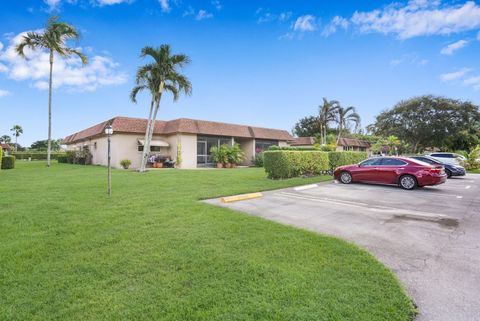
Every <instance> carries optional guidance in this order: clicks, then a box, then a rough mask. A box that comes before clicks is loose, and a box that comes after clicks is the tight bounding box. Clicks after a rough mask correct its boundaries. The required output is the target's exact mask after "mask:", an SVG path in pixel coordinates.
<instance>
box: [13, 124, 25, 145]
mask: <svg viewBox="0 0 480 321" xmlns="http://www.w3.org/2000/svg"><path fill="white" fill-rule="evenodd" d="M10 131H12V132H13V137H15V151H17V148H18V142H17V141H18V137H19V136H20V135H21V134H23V128H22V126H20V125H13V127H12V129H10Z"/></svg>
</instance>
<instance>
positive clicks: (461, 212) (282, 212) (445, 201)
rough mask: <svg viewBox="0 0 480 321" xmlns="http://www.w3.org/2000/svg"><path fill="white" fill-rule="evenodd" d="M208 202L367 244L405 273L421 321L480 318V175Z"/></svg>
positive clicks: (294, 190) (336, 186)
mask: <svg viewBox="0 0 480 321" xmlns="http://www.w3.org/2000/svg"><path fill="white" fill-rule="evenodd" d="M206 202H208V203H211V204H215V205H219V206H225V207H228V208H232V209H235V210H239V211H242V212H246V213H248V214H251V215H256V216H261V217H264V218H267V219H270V220H273V221H276V222H280V223H283V224H289V225H294V226H297V227H301V228H305V229H308V230H312V231H315V232H319V233H324V234H329V235H334V236H338V237H340V238H343V239H346V240H349V241H352V242H354V243H356V244H358V245H360V246H362V247H364V248H366V249H367V250H368V251H370V252H371V253H372V254H374V255H375V256H376V257H377V258H378V259H379V260H380V261H382V262H383V263H384V264H386V265H387V266H388V267H389V268H391V269H392V270H393V271H394V272H395V273H396V274H397V275H398V277H399V279H400V280H401V281H402V283H403V284H404V285H405V287H406V289H407V291H408V292H409V293H410V295H411V297H412V298H413V299H414V301H415V303H416V304H417V306H418V309H419V316H418V318H417V320H419V321H427V320H428V321H430V320H431V321H433V320H435V321H453V320H455V321H474V320H480V175H475V174H467V176H465V177H461V178H452V179H449V180H448V181H447V183H445V184H442V185H439V186H435V187H424V188H421V189H416V190H414V191H405V190H402V189H400V188H398V187H394V186H379V185H367V184H350V185H343V184H339V183H335V182H328V183H321V184H318V185H317V186H313V187H312V186H310V187H309V186H306V187H297V188H288V189H282V190H276V191H270V192H265V193H264V196H263V197H262V198H257V199H252V200H247V201H239V202H234V203H228V204H224V203H221V202H220V201H219V200H218V199H215V200H208V201H206Z"/></svg>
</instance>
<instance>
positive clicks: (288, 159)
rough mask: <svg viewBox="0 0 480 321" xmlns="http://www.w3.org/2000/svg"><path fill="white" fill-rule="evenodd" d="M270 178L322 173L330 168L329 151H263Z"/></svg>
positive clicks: (266, 170) (266, 169)
mask: <svg viewBox="0 0 480 321" xmlns="http://www.w3.org/2000/svg"><path fill="white" fill-rule="evenodd" d="M263 161H264V167H265V172H267V175H268V177H269V178H274V179H276V178H290V177H296V176H301V175H320V174H322V173H324V172H326V171H328V170H329V162H328V153H326V152H322V151H297V150H273V151H270V150H269V151H266V152H264V153H263Z"/></svg>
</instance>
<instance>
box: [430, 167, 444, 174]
mask: <svg viewBox="0 0 480 321" xmlns="http://www.w3.org/2000/svg"><path fill="white" fill-rule="evenodd" d="M430 172H431V173H438V174H443V168H430Z"/></svg>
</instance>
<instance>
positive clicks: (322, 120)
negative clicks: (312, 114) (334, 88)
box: [318, 97, 341, 145]
mask: <svg viewBox="0 0 480 321" xmlns="http://www.w3.org/2000/svg"><path fill="white" fill-rule="evenodd" d="M339 108H341V107H340V103H339V102H338V101H336V100H330V101H329V100H327V98H325V97H324V98H323V105H321V106H319V115H318V122H319V127H320V143H321V144H323V145H325V144H326V143H327V141H326V139H327V131H328V124H329V123H331V122H336V121H338V119H337V115H338V114H337V111H338V110H339Z"/></svg>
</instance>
